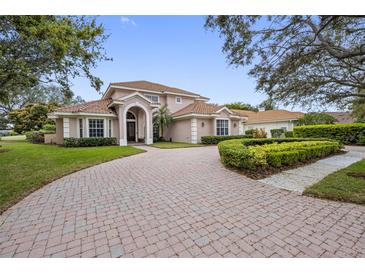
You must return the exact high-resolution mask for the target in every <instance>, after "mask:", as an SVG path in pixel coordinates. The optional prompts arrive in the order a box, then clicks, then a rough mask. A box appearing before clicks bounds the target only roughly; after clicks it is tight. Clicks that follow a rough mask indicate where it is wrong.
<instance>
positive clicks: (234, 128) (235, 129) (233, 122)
mask: <svg viewBox="0 0 365 274" xmlns="http://www.w3.org/2000/svg"><path fill="white" fill-rule="evenodd" d="M239 123H240V121H239V120H233V119H232V120H231V135H238V134H239V128H240V124H239ZM235 125H236V126H235Z"/></svg>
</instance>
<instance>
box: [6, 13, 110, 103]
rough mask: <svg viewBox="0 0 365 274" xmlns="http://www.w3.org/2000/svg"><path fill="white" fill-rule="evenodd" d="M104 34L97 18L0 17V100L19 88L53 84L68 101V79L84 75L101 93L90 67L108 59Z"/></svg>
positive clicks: (97, 80) (99, 83)
mask: <svg viewBox="0 0 365 274" xmlns="http://www.w3.org/2000/svg"><path fill="white" fill-rule="evenodd" d="M106 38H107V35H105V34H104V27H103V26H102V25H100V24H97V23H96V21H95V18H89V17H82V16H81V17H80V16H0V102H4V101H11V99H12V98H9V96H12V94H13V93H14V92H16V91H18V90H21V91H25V92H26V91H27V90H30V89H31V88H34V87H35V86H37V85H39V84H49V83H53V84H57V85H59V86H60V87H61V91H62V92H63V93H64V95H66V97H67V96H68V97H71V96H70V95H71V92H70V80H71V79H72V78H74V77H79V76H85V77H87V78H88V79H89V80H90V83H91V86H92V87H94V88H95V89H96V90H100V87H101V85H102V81H101V80H100V79H99V78H98V77H96V76H94V75H93V73H92V69H93V68H94V67H96V65H97V64H98V63H99V62H100V61H103V60H109V58H108V57H107V56H106V54H105V52H104V48H103V44H104V41H105V39H106Z"/></svg>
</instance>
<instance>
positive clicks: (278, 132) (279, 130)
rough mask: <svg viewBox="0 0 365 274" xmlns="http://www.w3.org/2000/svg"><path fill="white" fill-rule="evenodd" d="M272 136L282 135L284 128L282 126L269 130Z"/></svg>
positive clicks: (278, 136)
mask: <svg viewBox="0 0 365 274" xmlns="http://www.w3.org/2000/svg"><path fill="white" fill-rule="evenodd" d="M270 132H271V137H272V138H280V137H282V135H284V133H285V130H284V129H282V128H274V129H271V130H270Z"/></svg>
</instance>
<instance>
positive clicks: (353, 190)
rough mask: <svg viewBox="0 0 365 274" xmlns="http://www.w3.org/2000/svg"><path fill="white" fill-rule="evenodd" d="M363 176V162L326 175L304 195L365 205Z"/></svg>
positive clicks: (364, 163)
mask: <svg viewBox="0 0 365 274" xmlns="http://www.w3.org/2000/svg"><path fill="white" fill-rule="evenodd" d="M349 174H352V175H353V176H350V175H349ZM354 176H355V177H354ZM363 176H365V160H361V161H359V162H357V163H354V164H352V165H351V166H349V167H347V168H344V169H341V170H339V171H337V172H334V173H332V174H330V175H328V176H327V177H326V178H324V179H323V180H321V181H320V182H318V183H316V184H314V185H312V186H311V187H309V188H307V189H306V190H305V191H304V194H305V195H308V196H314V197H318V198H326V199H331V200H337V201H344V202H352V203H357V204H365V177H363Z"/></svg>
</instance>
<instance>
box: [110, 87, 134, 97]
mask: <svg viewBox="0 0 365 274" xmlns="http://www.w3.org/2000/svg"><path fill="white" fill-rule="evenodd" d="M135 92H136V91H134V90H129V89H114V91H113V92H112V94H111V98H112V99H119V98H121V97H124V96H127V95H129V94H132V93H135Z"/></svg>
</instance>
